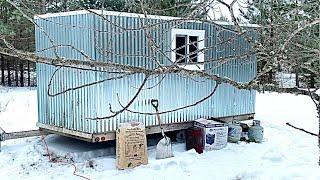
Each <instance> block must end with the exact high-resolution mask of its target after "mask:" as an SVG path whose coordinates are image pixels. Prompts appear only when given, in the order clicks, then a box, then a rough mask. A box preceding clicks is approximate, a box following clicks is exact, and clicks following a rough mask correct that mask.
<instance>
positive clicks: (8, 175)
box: [0, 88, 320, 180]
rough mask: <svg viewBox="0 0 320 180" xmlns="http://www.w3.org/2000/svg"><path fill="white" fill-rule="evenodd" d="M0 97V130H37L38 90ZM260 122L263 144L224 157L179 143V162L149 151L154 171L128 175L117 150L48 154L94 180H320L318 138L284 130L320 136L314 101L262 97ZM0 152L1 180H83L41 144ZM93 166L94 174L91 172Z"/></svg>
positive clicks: (37, 140) (57, 146)
mask: <svg viewBox="0 0 320 180" xmlns="http://www.w3.org/2000/svg"><path fill="white" fill-rule="evenodd" d="M0 92H1V93H0V102H1V108H2V111H1V113H0V126H1V127H3V126H4V127H5V128H3V129H5V130H6V128H7V129H10V131H11V130H14V131H15V130H18V129H19V130H20V129H24V130H25V129H27V128H31V129H33V128H34V127H35V121H36V119H37V118H36V117H37V116H36V91H35V89H28V88H14V89H10V88H2V89H1V90H0ZM9 100H10V101H9ZM7 102H9V103H7ZM3 104H8V105H7V106H4V105H3ZM256 119H259V120H261V121H262V123H261V124H262V126H263V127H264V130H265V131H264V132H265V134H264V136H265V139H264V141H263V143H261V144H257V143H245V142H241V143H239V144H231V143H229V144H228V145H227V147H226V148H224V149H221V150H217V151H210V152H205V153H203V154H197V153H196V152H195V151H194V150H189V151H185V145H184V144H182V143H175V144H173V150H174V155H175V157H173V158H169V159H163V160H156V159H155V146H149V147H148V153H149V164H148V165H143V166H140V167H137V168H134V169H130V170H117V169H116V167H115V162H116V159H115V156H114V144H112V142H111V143H109V144H105V145H94V146H92V148H93V149H94V150H93V153H92V154H90V153H89V154H82V153H81V152H82V151H86V150H88V146H89V145H90V144H88V143H84V142H81V141H71V140H70V139H69V138H64V137H60V136H57V135H49V136H47V137H46V142H47V144H48V147H49V151H50V152H55V153H56V155H58V156H61V157H64V156H65V157H68V156H70V154H67V152H68V151H70V152H71V151H72V153H75V154H73V155H74V156H73V157H75V159H74V161H75V165H76V167H77V172H76V174H79V175H82V176H85V177H88V178H90V179H146V180H152V179H178V178H179V179H185V180H187V179H192V180H194V179H203V180H206V179H320V167H319V166H318V164H317V162H318V158H319V151H318V146H317V138H316V137H314V136H311V135H309V134H306V133H303V132H301V131H298V130H296V129H293V128H291V127H289V126H287V125H285V123H286V122H289V123H291V124H293V125H295V126H298V127H301V128H304V129H306V130H309V131H312V132H314V133H317V132H318V122H317V118H316V110H315V105H314V104H313V103H312V101H311V99H310V98H309V97H307V96H302V95H299V96H296V95H291V94H278V93H264V94H259V93H258V94H257V101H256ZM21 121H22V122H21ZM2 145H3V147H2V152H0V179H1V180H2V179H41V180H42V179H81V178H80V177H77V176H74V175H73V170H74V167H73V166H72V165H70V164H66V163H52V162H48V157H47V156H45V155H46V150H45V145H44V142H43V141H42V139H41V137H33V138H24V139H16V140H8V141H5V142H2ZM80 147H82V148H80ZM103 148H104V149H105V150H106V152H104V154H100V155H102V157H99V156H100V155H98V156H93V155H97V154H99V153H101V152H102V151H101V149H103ZM63 152H65V154H64V153H63ZM59 153H60V154H59ZM81 154H82V155H81ZM89 160H91V163H93V164H94V167H93V168H92V167H89V165H88V164H89Z"/></svg>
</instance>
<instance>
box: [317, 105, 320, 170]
mask: <svg viewBox="0 0 320 180" xmlns="http://www.w3.org/2000/svg"><path fill="white" fill-rule="evenodd" d="M317 111H318V120H319V132H318V146H319V166H320V102H319V103H318V105H317Z"/></svg>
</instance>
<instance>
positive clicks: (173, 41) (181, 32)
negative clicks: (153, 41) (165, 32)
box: [171, 29, 205, 70]
mask: <svg viewBox="0 0 320 180" xmlns="http://www.w3.org/2000/svg"><path fill="white" fill-rule="evenodd" d="M177 35H183V36H197V37H198V49H199V52H198V58H197V59H198V61H197V62H199V63H200V64H187V63H186V64H178V65H179V67H183V68H185V69H189V70H204V64H203V62H204V48H205V47H204V41H205V37H204V36H205V30H195V29H172V30H171V61H172V62H175V61H176V52H175V49H176V48H177V47H176V36H177ZM188 53H189V52H188ZM201 62H202V63H201Z"/></svg>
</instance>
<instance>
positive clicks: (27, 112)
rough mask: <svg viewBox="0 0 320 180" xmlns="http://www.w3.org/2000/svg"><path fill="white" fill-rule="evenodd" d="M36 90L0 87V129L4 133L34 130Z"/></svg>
mask: <svg viewBox="0 0 320 180" xmlns="http://www.w3.org/2000/svg"><path fill="white" fill-rule="evenodd" d="M37 111H38V110H37V90H36V88H7V87H6V88H5V87H2V86H0V127H2V128H3V129H4V130H5V131H6V132H14V131H23V130H31V129H36V122H37V118H38V115H37Z"/></svg>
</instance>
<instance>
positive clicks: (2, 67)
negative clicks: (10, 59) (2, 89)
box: [0, 56, 5, 85]
mask: <svg viewBox="0 0 320 180" xmlns="http://www.w3.org/2000/svg"><path fill="white" fill-rule="evenodd" d="M0 61H1V84H2V85H5V77H4V57H3V56H1V57H0Z"/></svg>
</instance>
